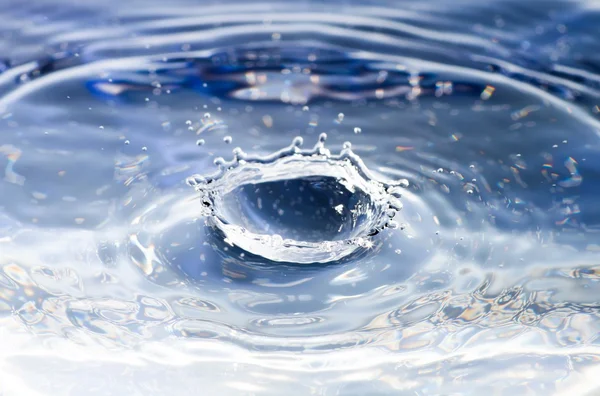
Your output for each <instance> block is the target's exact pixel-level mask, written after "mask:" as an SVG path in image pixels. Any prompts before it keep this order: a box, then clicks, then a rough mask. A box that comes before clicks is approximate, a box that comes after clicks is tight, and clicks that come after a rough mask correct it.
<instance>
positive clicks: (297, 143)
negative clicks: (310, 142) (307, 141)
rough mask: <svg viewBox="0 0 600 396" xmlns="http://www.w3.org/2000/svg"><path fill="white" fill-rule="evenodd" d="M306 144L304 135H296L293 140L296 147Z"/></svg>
mask: <svg viewBox="0 0 600 396" xmlns="http://www.w3.org/2000/svg"><path fill="white" fill-rule="evenodd" d="M303 144H304V139H302V137H300V136H296V137H295V138H294V140H293V141H292V146H294V147H300V146H302V145H303Z"/></svg>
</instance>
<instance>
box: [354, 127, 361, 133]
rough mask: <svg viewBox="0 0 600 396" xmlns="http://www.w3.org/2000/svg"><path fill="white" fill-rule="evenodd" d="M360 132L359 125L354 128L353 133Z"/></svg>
mask: <svg viewBox="0 0 600 396" xmlns="http://www.w3.org/2000/svg"><path fill="white" fill-rule="evenodd" d="M361 132H362V129H361V128H359V127H356V128H354V133H356V134H357V135H358V134H359V133H361Z"/></svg>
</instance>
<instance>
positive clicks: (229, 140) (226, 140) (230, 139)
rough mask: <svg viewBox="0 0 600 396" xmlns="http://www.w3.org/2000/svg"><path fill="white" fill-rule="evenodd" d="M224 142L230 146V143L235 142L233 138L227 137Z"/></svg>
mask: <svg viewBox="0 0 600 396" xmlns="http://www.w3.org/2000/svg"><path fill="white" fill-rule="evenodd" d="M223 141H224V142H225V143H227V144H229V143H231V142H233V138H232V137H231V136H225V137H224V138H223Z"/></svg>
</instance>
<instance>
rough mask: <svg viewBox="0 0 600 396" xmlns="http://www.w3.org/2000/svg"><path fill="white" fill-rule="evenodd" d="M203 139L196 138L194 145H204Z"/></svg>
mask: <svg viewBox="0 0 600 396" xmlns="http://www.w3.org/2000/svg"><path fill="white" fill-rule="evenodd" d="M204 143H205V142H204V139H198V140H196V146H203V145H204Z"/></svg>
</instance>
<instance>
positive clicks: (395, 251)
mask: <svg viewBox="0 0 600 396" xmlns="http://www.w3.org/2000/svg"><path fill="white" fill-rule="evenodd" d="M394 253H396V254H401V253H402V250H400V249H396V250H394Z"/></svg>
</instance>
